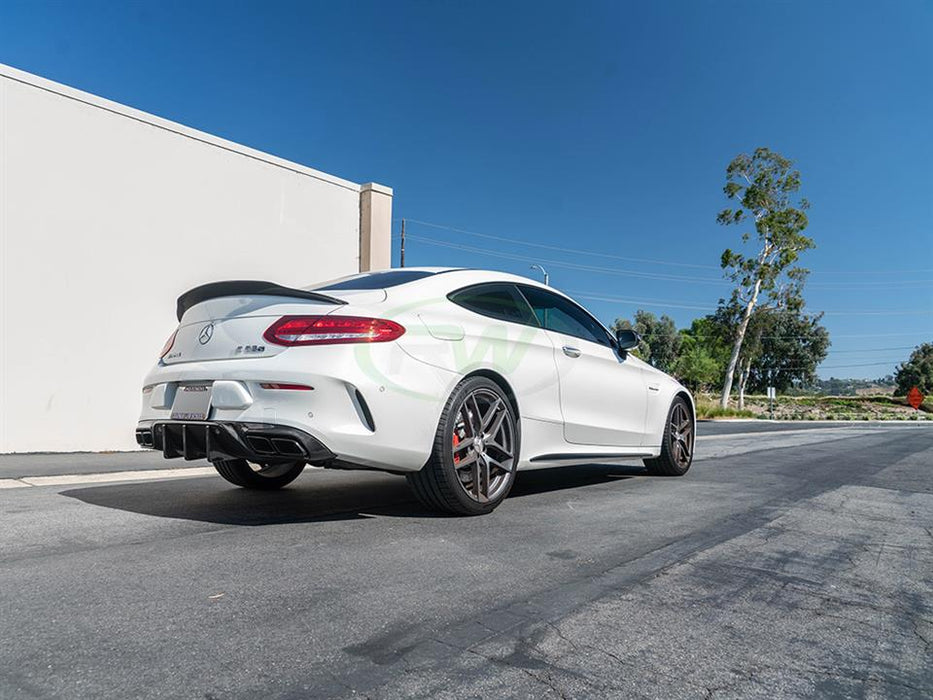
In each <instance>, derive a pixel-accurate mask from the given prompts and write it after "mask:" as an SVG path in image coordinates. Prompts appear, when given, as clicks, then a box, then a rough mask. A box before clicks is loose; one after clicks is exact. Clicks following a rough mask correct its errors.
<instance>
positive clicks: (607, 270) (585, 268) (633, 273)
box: [406, 233, 728, 286]
mask: <svg viewBox="0 0 933 700" xmlns="http://www.w3.org/2000/svg"><path fill="white" fill-rule="evenodd" d="M406 238H407V239H409V240H418V241H421V242H422V243H427V244H428V245H433V246H441V247H442V248H452V249H454V250H462V251H465V252H468V253H478V254H480V255H489V256H492V257H496V258H504V259H506V260H520V261H522V262H536V263H547V264H548V265H553V266H555V267H564V268H567V269H569V270H579V271H581V272H598V273H603V274H607V275H616V276H619V277H639V278H642V279H656V280H662V281H665V282H691V283H696V284H714V285H719V286H724V285H728V282H726V281H725V280H719V279H713V278H709V277H688V276H685V275H668V274H665V273H652V272H638V271H637V270H619V269H615V268H611V267H598V266H596V265H581V264H578V263H568V262H563V261H561V260H547V259H542V258H533V257H529V256H527V255H516V254H513V253H502V252H499V251H496V250H489V249H488V248H476V247H473V246H467V245H462V244H460V243H448V242H446V241H438V240H435V239H433V238H425V237H424V236H415V235H412V234H410V233H409V234H408V235H407V236H406Z"/></svg>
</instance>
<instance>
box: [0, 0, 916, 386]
mask: <svg viewBox="0 0 933 700" xmlns="http://www.w3.org/2000/svg"><path fill="white" fill-rule="evenodd" d="M931 37H933V3H930V2H924V1H916V2H912V1H910V0H898V1H897V2H891V3H879V2H875V3H863V2H842V1H839V2H814V1H812V0H810V1H804V2H767V3H766V2H696V1H685V2H657V3H622V2H608V3H602V2H584V3H547V2H544V3H530V2H527V3H511V2H495V3H480V2H470V3H454V2H438V3H428V2H417V3H385V2H381V3H380V2H352V3H333V2H329V3H324V2H300V3H298V2H296V3H288V2H278V3H275V2H246V3H205V2H190V1H189V2H160V3H145V4H137V3H116V2H114V3H95V2H81V3H64V2H63V3H50V4H44V3H41V2H11V1H10V0H0V62H3V63H7V64H9V65H12V66H15V67H17V68H21V69H23V70H27V71H30V72H33V73H37V74H39V75H42V76H44V77H47V78H50V79H52V80H57V81H59V82H63V83H66V84H68V85H72V86H75V87H78V88H80V89H83V90H87V91H89V92H92V93H96V94H99V95H102V96H104V97H107V98H110V99H113V100H116V101H118V102H122V103H125V104H128V105H131V106H133V107H136V108H138V109H142V110H145V111H148V112H152V113H154V114H157V115H160V116H163V117H166V118H169V119H173V120H176V121H179V122H182V123H184V124H187V125H190V126H193V127H196V128H199V129H203V130H205V131H208V132H211V133H214V134H217V135H220V136H223V137H225V138H229V139H232V140H234V141H237V142H240V143H243V144H246V145H249V146H252V147H254V148H258V149H261V150H264V151H268V152H270V153H273V154H276V155H279V156H282V157H284V158H288V159H290V160H294V161H297V162H300V163H303V164H306V165H309V166H311V167H315V168H319V169H321V170H325V171H327V172H331V173H334V174H336V175H339V176H342V177H345V178H348V179H351V180H355V181H357V182H366V181H377V182H381V183H384V184H387V185H390V186H392V187H393V188H394V189H395V193H396V197H395V216H396V217H406V218H408V219H411V220H416V221H422V222H430V223H433V224H437V225H440V226H445V227H449V228H437V227H430V226H426V225H424V224H420V223H411V224H410V225H409V226H408V232H409V234H411V235H410V238H409V241H408V245H407V256H406V257H407V259H406V262H407V264H409V265H463V266H470V267H492V268H496V269H502V270H508V271H511V272H518V273H520V274H526V273H528V274H534V273H531V272H530V271H529V270H528V266H529V265H530V264H531V262H532V261H534V260H541V261H548V262H545V265H546V266H547V267H548V268H549V270H550V273H551V280H552V284H554V286H557V287H559V288H561V289H563V290H565V291H568V292H570V293H572V294H575V295H576V296H578V297H581V300H583V301H585V303H586V304H587V305H588V306H590V308H591V309H593V310H594V311H595V312H596V313H597V314H598V315H599V316H600V317H601V318H602V319H603V320H604V321H606V322H607V323H609V322H611V321H612V319H613V318H615V317H616V316H629V317H630V316H631V315H632V314H633V313H634V311H635V309H636V308H639V307H642V308H646V309H648V310H650V311H653V312H655V313H668V314H669V315H671V316H672V317H673V318H674V319H675V320H676V321H677V322H678V324H679V325H681V326H686V325H688V324H689V322H690V320H691V319H692V318H694V317H695V316H698V315H702V314H703V313H704V311H703V309H705V308H710V309H711V308H712V307H714V306H715V305H716V302H717V300H718V299H719V297H720V296H721V295H727V294H728V287H727V286H724V285H723V284H722V283H721V281H720V278H721V276H720V272H719V270H718V269H717V265H718V259H719V255H720V253H721V252H722V249H723V248H725V247H727V246H734V245H735V244H736V241H737V240H738V238H739V235H740V232H741V231H740V230H738V229H735V228H731V227H730V228H724V227H721V226H718V225H717V224H716V223H715V216H716V213H717V211H718V210H719V209H720V208H721V207H722V206H723V205H724V200H723V195H722V185H723V183H724V169H725V166H726V164H727V163H728V162H729V160H730V159H731V158H732V157H733V156H734V155H735V154H737V153H739V152H741V151H749V150H751V149H754V148H755V147H756V146H768V147H770V148H772V149H775V150H777V151H780V152H781V153H783V154H785V155H786V156H788V157H790V158H792V159H793V160H794V161H795V162H796V164H797V166H798V167H799V169H800V170H801V173H802V176H803V194H805V195H806V196H807V197H808V198H809V199H810V200H811V202H812V204H813V207H812V210H811V212H810V221H811V225H810V228H809V229H808V233H809V235H811V236H812V237H813V238H814V239H815V240H816V242H817V245H818V247H817V249H816V250H815V251H812V252H810V253H808V254H807V255H806V256H805V259H804V263H805V264H806V265H807V266H808V267H810V268H811V269H812V270H813V274H812V276H811V278H810V283H809V285H808V289H807V294H806V296H807V300H808V305H809V308H810V309H811V310H814V311H817V310H823V311H826V312H827V315H826V317H825V319H824V323H825V325H826V326H827V327H828V328H829V330H830V333H831V337H832V339H833V347H832V351H831V353H830V356H829V357H828V358H827V360H826V362H825V363H824V366H823V368H821V371H820V374H821V375H822V376H824V377H828V376H831V375H832V376H850V377H876V376H880V375H884V374H886V373H888V372H891V371H893V368H894V365H895V363H896V362H898V361H900V360H902V359H903V358H905V357H906V356H907V355H908V354H909V352H910V347H911V346H913V345H915V344H917V343H920V342H923V341H930V340H933V255H931V250H933V229H931V226H933V224H931V222H933V129H931V126H930V125H931V124H933V41H931ZM450 228H453V229H461V230H463V231H470V232H476V233H482V234H487V235H491V236H496V237H500V238H507V239H516V240H520V241H527V242H533V243H537V244H539V245H542V246H551V247H552V248H536V247H532V246H527V245H521V244H518V243H511V242H508V241H503V240H499V239H497V238H485V237H482V236H476V235H470V234H466V233H460V232H457V231H453V230H450ZM452 246H454V247H452ZM558 249H561V250H558ZM563 249H572V250H574V251H589V252H592V253H594V254H584V253H577V252H570V251H568V250H563ZM611 256H615V257H611ZM622 258H636V259H639V261H633V260H624V259H622ZM396 260H397V251H396ZM646 260H650V261H660V262H663V263H666V264H659V263H657V262H643V261H646ZM623 271H633V272H635V273H638V274H637V275H629V274H624V273H623ZM610 272H614V274H610ZM645 274H647V275H649V276H648V277H645V276H644V275H645ZM583 297H602V298H603V300H595V299H589V298H587V299H583ZM607 298H611V299H613V300H606V299H607ZM616 299H618V300H640V301H637V302H630V301H616ZM693 307H697V308H693ZM869 363H877V364H869Z"/></svg>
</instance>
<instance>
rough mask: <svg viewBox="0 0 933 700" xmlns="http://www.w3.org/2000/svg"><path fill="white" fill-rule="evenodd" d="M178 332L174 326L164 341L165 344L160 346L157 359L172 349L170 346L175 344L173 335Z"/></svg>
mask: <svg viewBox="0 0 933 700" xmlns="http://www.w3.org/2000/svg"><path fill="white" fill-rule="evenodd" d="M177 334H178V329H177V328H176V329H175V330H174V331H172V334H171V335H170V336H169V337H168V340H166V341H165V345H163V346H162V352H160V353H159V359H160V360H161V359H162V358H163V357H165V356H166V355H168V353H169V351H170V350H171V349H172V346H173V345H174V344H175V336H176V335H177Z"/></svg>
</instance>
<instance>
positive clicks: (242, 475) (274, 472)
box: [214, 459, 305, 491]
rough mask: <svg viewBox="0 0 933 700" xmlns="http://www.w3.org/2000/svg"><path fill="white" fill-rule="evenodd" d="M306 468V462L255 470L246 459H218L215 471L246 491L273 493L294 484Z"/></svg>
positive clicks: (259, 465) (263, 466) (259, 467)
mask: <svg viewBox="0 0 933 700" xmlns="http://www.w3.org/2000/svg"><path fill="white" fill-rule="evenodd" d="M304 468H305V463H304V462H288V463H284V464H283V463H276V464H257V465H255V468H254V467H253V466H251V465H250V463H249V462H247V461H246V460H245V459H218V460H217V461H215V462H214V469H216V470H217V473H218V474H220V475H221V476H222V477H223V478H224V479H226V480H227V481H229V482H230V483H231V484H234V485H236V486H242V487H243V488H244V489H255V490H258V491H273V490H275V489H280V488H282V487H283V486H285V485H287V484H290V483H292V482H293V481H294V480H295V479H297V478H298V475H299V474H301V472H302V471H303V470H304Z"/></svg>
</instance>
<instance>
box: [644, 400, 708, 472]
mask: <svg viewBox="0 0 933 700" xmlns="http://www.w3.org/2000/svg"><path fill="white" fill-rule="evenodd" d="M695 438H696V425H695V424H694V421H693V412H692V411H691V410H690V406H688V405H687V402H686V401H685V400H684V399H683V397H682V396H678V397H676V398H675V399H674V401H673V403H671V408H670V410H669V411H668V413H667V423H665V425H664V436H663V438H662V439H661V454H660V455H659V456H658V457H655V458H653V459H646V460H644V462H645V466H646V467H647V468H648V473H649V474H654V475H656V476H683V475H684V474H686V473H687V470H688V469H690V465H691V464H692V463H693V445H694V441H695Z"/></svg>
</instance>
